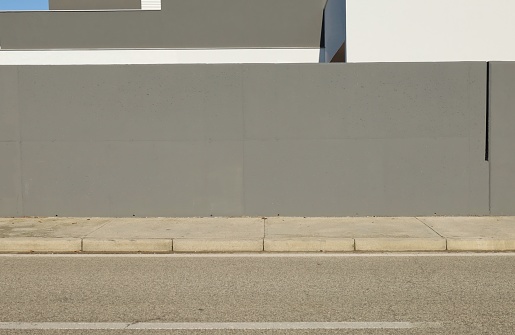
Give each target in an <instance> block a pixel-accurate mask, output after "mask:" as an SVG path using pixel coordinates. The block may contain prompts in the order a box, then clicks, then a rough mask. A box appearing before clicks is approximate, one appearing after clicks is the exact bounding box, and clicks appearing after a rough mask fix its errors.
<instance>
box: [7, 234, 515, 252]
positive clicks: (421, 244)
mask: <svg viewBox="0 0 515 335" xmlns="http://www.w3.org/2000/svg"><path fill="white" fill-rule="evenodd" d="M417 251H418V252H444V251H456V252H467V251H468V252H501V251H515V239H491V238H490V239H489V238H475V239H470V238H468V239H458V238H448V239H445V238H355V239H354V238H318V237H316V238H315V237H299V238H265V239H261V238H260V239H241V240H235V239H159V238H157V239H94V238H44V237H42V238H38V237H7V238H0V253H34V252H41V253H81V252H82V253H138V252H146V253H172V252H192V253H193V252H199V253H210V252H417Z"/></svg>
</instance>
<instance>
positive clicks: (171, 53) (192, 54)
mask: <svg viewBox="0 0 515 335" xmlns="http://www.w3.org/2000/svg"><path fill="white" fill-rule="evenodd" d="M319 57H320V49H319V48H313V49H182V50H180V49H150V50H149V49H146V50H145V49H141V50H30V51H29V50H23V51H21V50H0V65H93V64H99V65H109V64H235V63H236V64H237V63H244V64H245V63H318V61H319Z"/></svg>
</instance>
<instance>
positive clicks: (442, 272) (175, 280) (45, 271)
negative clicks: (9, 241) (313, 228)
mask: <svg viewBox="0 0 515 335" xmlns="http://www.w3.org/2000/svg"><path fill="white" fill-rule="evenodd" d="M0 274H1V275H0V294H1V296H0V335H4V334H37V335H47V334H72V335H73V334H99V335H100V334H148V335H155V334H181V335H182V334H184V335H191V334H210V335H211V334H212V335H215V334H229V335H230V334H399V335H401V334H424V335H425V334H467V335H468V334H515V254H377V255H374V254H353V255H349V254H347V255H345V254H339V255H328V254H311V255H299V254H254V255H230V254H221V255H216V254H214V255H188V254H172V255H155V256H154V255H2V256H0ZM70 328H75V329H73V330H72V329H70ZM95 328H96V329H95ZM184 328H192V329H184ZM231 328H233V329H231Z"/></svg>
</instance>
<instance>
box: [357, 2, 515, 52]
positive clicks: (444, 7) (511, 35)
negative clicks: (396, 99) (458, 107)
mask: <svg viewBox="0 0 515 335" xmlns="http://www.w3.org/2000/svg"><path fill="white" fill-rule="evenodd" d="M493 60H498V61H508V60H509V61H514V60H515V1H514V0H347V61H348V62H431V61H493Z"/></svg>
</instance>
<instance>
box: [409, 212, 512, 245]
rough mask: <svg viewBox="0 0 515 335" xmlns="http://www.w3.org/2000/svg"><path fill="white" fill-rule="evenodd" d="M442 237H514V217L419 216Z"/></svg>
mask: <svg viewBox="0 0 515 335" xmlns="http://www.w3.org/2000/svg"><path fill="white" fill-rule="evenodd" d="M418 219H419V220H420V221H422V222H424V223H425V224H427V225H428V226H429V227H431V228H432V229H434V230H435V231H437V232H438V234H440V235H441V236H443V237H448V238H463V239H469V238H490V239H515V217H513V216H497V217H496V216H492V217H488V216H485V217H474V216H471V217H419V218H418Z"/></svg>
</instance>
